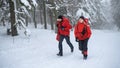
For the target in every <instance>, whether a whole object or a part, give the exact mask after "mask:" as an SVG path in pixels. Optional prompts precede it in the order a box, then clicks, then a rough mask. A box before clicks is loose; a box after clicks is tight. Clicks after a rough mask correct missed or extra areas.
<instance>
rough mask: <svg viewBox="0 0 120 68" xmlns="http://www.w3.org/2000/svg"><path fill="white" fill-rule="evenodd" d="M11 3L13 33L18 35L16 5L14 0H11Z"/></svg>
mask: <svg viewBox="0 0 120 68" xmlns="http://www.w3.org/2000/svg"><path fill="white" fill-rule="evenodd" d="M9 5H10V21H11V33H12V36H16V35H18V32H17V28H16V25H15V23H16V20H15V12H14V10H15V6H14V2H13V1H12V0H9Z"/></svg>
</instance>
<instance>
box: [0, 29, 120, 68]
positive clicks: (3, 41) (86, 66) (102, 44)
mask: <svg viewBox="0 0 120 68" xmlns="http://www.w3.org/2000/svg"><path fill="white" fill-rule="evenodd" d="M30 31H31V36H30V38H27V37H26V36H25V35H24V33H23V30H20V31H19V36H16V37H14V38H13V37H11V36H8V35H7V34H6V28H4V27H0V68H120V60H119V58H120V52H119V49H120V44H119V41H120V32H117V31H109V30H92V37H91V39H90V40H89V44H88V48H89V56H88V59H87V60H83V56H82V54H81V52H80V51H79V50H78V44H77V43H76V42H75V39H74V34H73V31H71V35H70V39H71V42H72V44H73V45H74V48H75V50H74V52H73V53H71V52H70V48H69V47H68V45H67V44H66V41H64V42H63V50H64V56H63V57H58V56H56V54H57V53H58V42H57V41H56V39H55V37H56V34H55V33H54V31H51V30H44V29H39V28H38V29H34V28H30Z"/></svg>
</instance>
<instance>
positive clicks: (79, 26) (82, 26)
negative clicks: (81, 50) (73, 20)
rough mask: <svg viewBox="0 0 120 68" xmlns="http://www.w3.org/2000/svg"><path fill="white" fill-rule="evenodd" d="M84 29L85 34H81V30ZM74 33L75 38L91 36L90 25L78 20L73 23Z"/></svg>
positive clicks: (82, 38) (80, 38)
mask: <svg viewBox="0 0 120 68" xmlns="http://www.w3.org/2000/svg"><path fill="white" fill-rule="evenodd" d="M84 29H85V34H84V35H83V34H82V31H83V30H84ZM74 35H75V37H76V38H78V39H79V40H85V39H87V38H90V36H91V29H90V26H89V25H87V24H86V23H85V22H84V23H80V22H78V23H77V24H76V25H75V29H74Z"/></svg>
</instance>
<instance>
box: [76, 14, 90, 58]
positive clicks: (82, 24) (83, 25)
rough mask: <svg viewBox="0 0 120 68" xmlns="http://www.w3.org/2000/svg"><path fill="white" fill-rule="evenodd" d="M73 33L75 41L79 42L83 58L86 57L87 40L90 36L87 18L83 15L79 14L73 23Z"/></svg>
mask: <svg viewBox="0 0 120 68" xmlns="http://www.w3.org/2000/svg"><path fill="white" fill-rule="evenodd" d="M74 35H75V38H76V41H77V42H78V43H79V50H80V51H82V54H83V57H84V59H87V56H88V47H87V44H88V40H89V38H90V36H91V29H90V26H89V24H88V19H85V18H84V16H81V17H80V18H79V20H78V22H77V24H76V25H75V29H74Z"/></svg>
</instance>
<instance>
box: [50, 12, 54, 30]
mask: <svg viewBox="0 0 120 68" xmlns="http://www.w3.org/2000/svg"><path fill="white" fill-rule="evenodd" d="M50 21H51V30H54V26H53V15H52V10H50Z"/></svg>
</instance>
